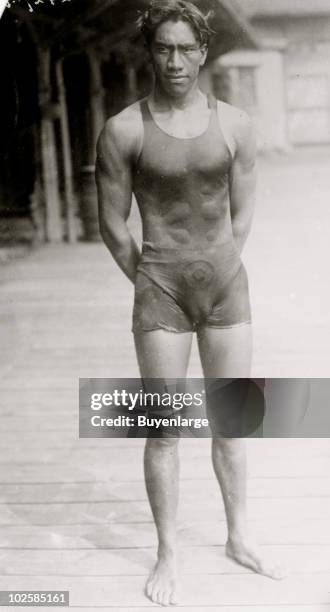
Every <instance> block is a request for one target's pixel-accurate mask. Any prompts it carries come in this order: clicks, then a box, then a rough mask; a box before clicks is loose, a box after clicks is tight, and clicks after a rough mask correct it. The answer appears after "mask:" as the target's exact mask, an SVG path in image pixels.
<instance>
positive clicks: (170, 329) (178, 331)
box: [132, 325, 193, 334]
mask: <svg viewBox="0 0 330 612" xmlns="http://www.w3.org/2000/svg"><path fill="white" fill-rule="evenodd" d="M160 329H162V330H163V331H167V332H169V333H172V334H191V333H192V332H193V330H192V329H175V328H174V327H169V326H166V325H157V326H155V327H151V328H148V329H134V327H133V328H132V333H133V334H145V333H148V332H153V331H157V330H160Z"/></svg>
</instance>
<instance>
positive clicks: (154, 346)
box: [134, 329, 192, 379]
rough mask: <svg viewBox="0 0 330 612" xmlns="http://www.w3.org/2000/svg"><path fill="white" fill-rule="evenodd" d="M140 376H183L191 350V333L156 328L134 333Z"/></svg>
mask: <svg viewBox="0 0 330 612" xmlns="http://www.w3.org/2000/svg"><path fill="white" fill-rule="evenodd" d="M134 341H135V349H136V354H137V359H138V363H139V368H140V374H141V376H142V378H163V379H164V378H173V379H174V378H185V377H186V374H187V369H188V363H189V356H190V351H191V342H192V333H190V332H189V333H174V332H169V331H165V330H163V329H157V330H155V331H148V332H139V333H136V334H134Z"/></svg>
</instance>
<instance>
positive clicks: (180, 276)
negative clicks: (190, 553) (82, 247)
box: [97, 0, 282, 605]
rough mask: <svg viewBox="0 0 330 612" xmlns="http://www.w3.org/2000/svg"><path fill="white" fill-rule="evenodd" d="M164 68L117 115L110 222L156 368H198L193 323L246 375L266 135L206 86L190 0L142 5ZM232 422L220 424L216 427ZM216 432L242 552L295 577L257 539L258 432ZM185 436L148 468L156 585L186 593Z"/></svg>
mask: <svg viewBox="0 0 330 612" xmlns="http://www.w3.org/2000/svg"><path fill="white" fill-rule="evenodd" d="M142 31H143V33H144V36H145V39H146V42H147V45H148V48H149V51H150V59H151V62H152V66H153V70H154V75H155V80H154V87H153V90H152V92H151V93H150V95H149V96H148V98H146V99H144V100H142V101H140V102H137V103H135V104H133V105H131V106H129V107H128V108H126V109H125V110H124V111H122V112H121V113H120V114H118V115H116V116H115V117H113V118H111V119H110V120H109V121H108V122H107V123H106V126H105V128H104V130H103V132H102V134H101V136H100V139H99V143H98V151H97V154H98V158H97V185H98V193H99V209H100V228H101V233H102V236H103V239H104V241H105V243H106V245H107V247H108V248H109V250H110V252H111V253H112V255H113V257H114V258H115V260H116V262H117V263H118V265H119V266H120V267H121V269H122V270H123V272H124V273H125V274H126V275H127V276H128V278H129V279H130V280H131V281H132V282H133V283H134V284H135V303H134V312H133V331H134V338H135V346H136V352H137V358H138V362H139V367H140V372H141V376H142V378H143V379H154V378H155V379H157V378H160V379H168V378H169V379H184V378H185V376H186V372H187V366H188V360H189V354H190V349H191V342H192V333H193V331H196V332H197V339H198V345H199V352H200V358H201V363H202V367H203V372H204V375H205V377H206V378H208V379H223V378H227V377H234V378H241V379H243V378H246V377H249V375H250V363H251V315H250V303H249V295H248V282H247V275H246V271H245V269H244V267H243V265H242V262H241V259H240V253H241V251H242V249H243V246H244V243H245V241H246V239H247V236H248V233H249V230H250V225H251V219H252V213H253V205H254V199H255V141H254V135H253V130H252V128H251V124H250V120H249V118H248V117H247V115H246V114H245V113H244V112H242V111H241V110H238V109H236V108H234V107H232V106H229V105H227V104H225V103H222V102H217V101H216V100H215V99H213V97H212V96H205V95H204V94H203V93H202V92H201V90H200V89H199V87H198V74H199V70H200V68H201V66H203V64H204V62H205V60H206V56H207V46H208V41H209V37H210V28H209V26H208V23H207V19H206V18H205V17H204V16H203V14H202V13H201V12H200V11H199V10H198V9H197V8H196V7H195V6H194V5H193V4H192V3H190V2H186V1H184V0H156V1H154V2H153V3H152V4H151V6H150V8H149V10H148V11H147V12H146V13H145V14H144V16H143V18H142ZM132 193H134V194H135V196H136V200H137V202H138V205H139V209H140V212H141V217H142V225H143V245H142V255H141V254H140V251H139V249H138V247H137V245H136V244H135V242H134V240H133V238H132V236H131V235H130V233H129V231H128V227H127V219H128V216H129V212H130V208H131V200H132ZM217 433H219V432H216V434H217ZM216 434H215V435H214V438H213V446H212V458H213V465H214V469H215V473H216V476H217V478H218V481H219V483H220V486H221V491H222V495H223V499H224V505H225V510H226V517H227V523H228V541H227V545H226V552H227V554H228V556H230V557H231V558H233V559H235V560H236V561H238V562H239V563H241V564H243V565H246V566H248V567H249V568H252V569H253V570H254V571H256V572H259V573H261V574H265V575H267V576H270V577H272V578H280V577H282V572H281V570H280V569H279V568H276V567H275V568H274V567H269V566H268V565H267V564H266V563H265V562H264V560H263V559H262V558H261V557H260V556H259V553H258V552H257V551H256V550H255V549H254V548H253V547H252V546H251V544H249V542H248V539H247V526H246V467H245V447H244V442H243V440H241V439H237V438H228V437H227V438H225V437H220V436H218V435H216ZM177 443H178V439H177V438H175V437H174V438H170V439H157V438H149V439H148V440H147V442H146V448H145V478H146V486H147V492H148V496H149V500H150V505H151V509H152V512H153V516H154V520H155V523H156V528H157V533H158V540H159V548H158V561H157V563H156V566H155V568H154V570H153V572H152V574H151V576H150V577H149V580H148V582H147V585H146V593H147V595H148V596H149V597H150V599H151V600H152V601H154V602H156V603H159V604H163V605H169V604H173V603H176V601H177V595H176V589H177V569H176V568H177V536H176V529H175V514H176V508H177V501H178V455H177Z"/></svg>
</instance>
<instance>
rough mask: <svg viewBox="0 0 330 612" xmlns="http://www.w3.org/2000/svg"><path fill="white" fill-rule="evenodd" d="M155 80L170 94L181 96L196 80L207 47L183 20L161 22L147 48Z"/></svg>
mask: <svg viewBox="0 0 330 612" xmlns="http://www.w3.org/2000/svg"><path fill="white" fill-rule="evenodd" d="M150 53H151V59H152V64H153V67H154V71H155V76H156V81H157V83H158V84H159V85H160V86H161V88H162V89H163V91H165V92H166V93H167V94H168V95H170V96H172V97H182V96H184V95H185V94H186V93H187V92H188V91H190V89H191V88H192V86H193V85H194V84H195V83H196V82H197V78H198V74H199V69H200V67H201V66H203V64H204V62H205V60H206V55H207V49H206V47H205V46H201V45H200V42H199V41H198V40H197V39H196V36H195V33H194V31H193V29H192V28H191V27H190V25H189V23H187V22H185V21H165V22H164V23H162V24H161V25H160V26H159V27H158V28H157V30H156V32H155V35H154V39H153V41H152V44H151V48H150Z"/></svg>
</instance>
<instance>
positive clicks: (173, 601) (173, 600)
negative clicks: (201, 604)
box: [170, 590, 179, 606]
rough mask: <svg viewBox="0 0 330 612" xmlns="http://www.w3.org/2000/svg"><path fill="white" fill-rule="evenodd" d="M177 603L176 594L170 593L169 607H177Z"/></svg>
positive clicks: (174, 592)
mask: <svg viewBox="0 0 330 612" xmlns="http://www.w3.org/2000/svg"><path fill="white" fill-rule="evenodd" d="M178 603H179V600H178V594H177V592H176V590H174V591H172V593H171V595H170V605H171V606H177V605H178Z"/></svg>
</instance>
